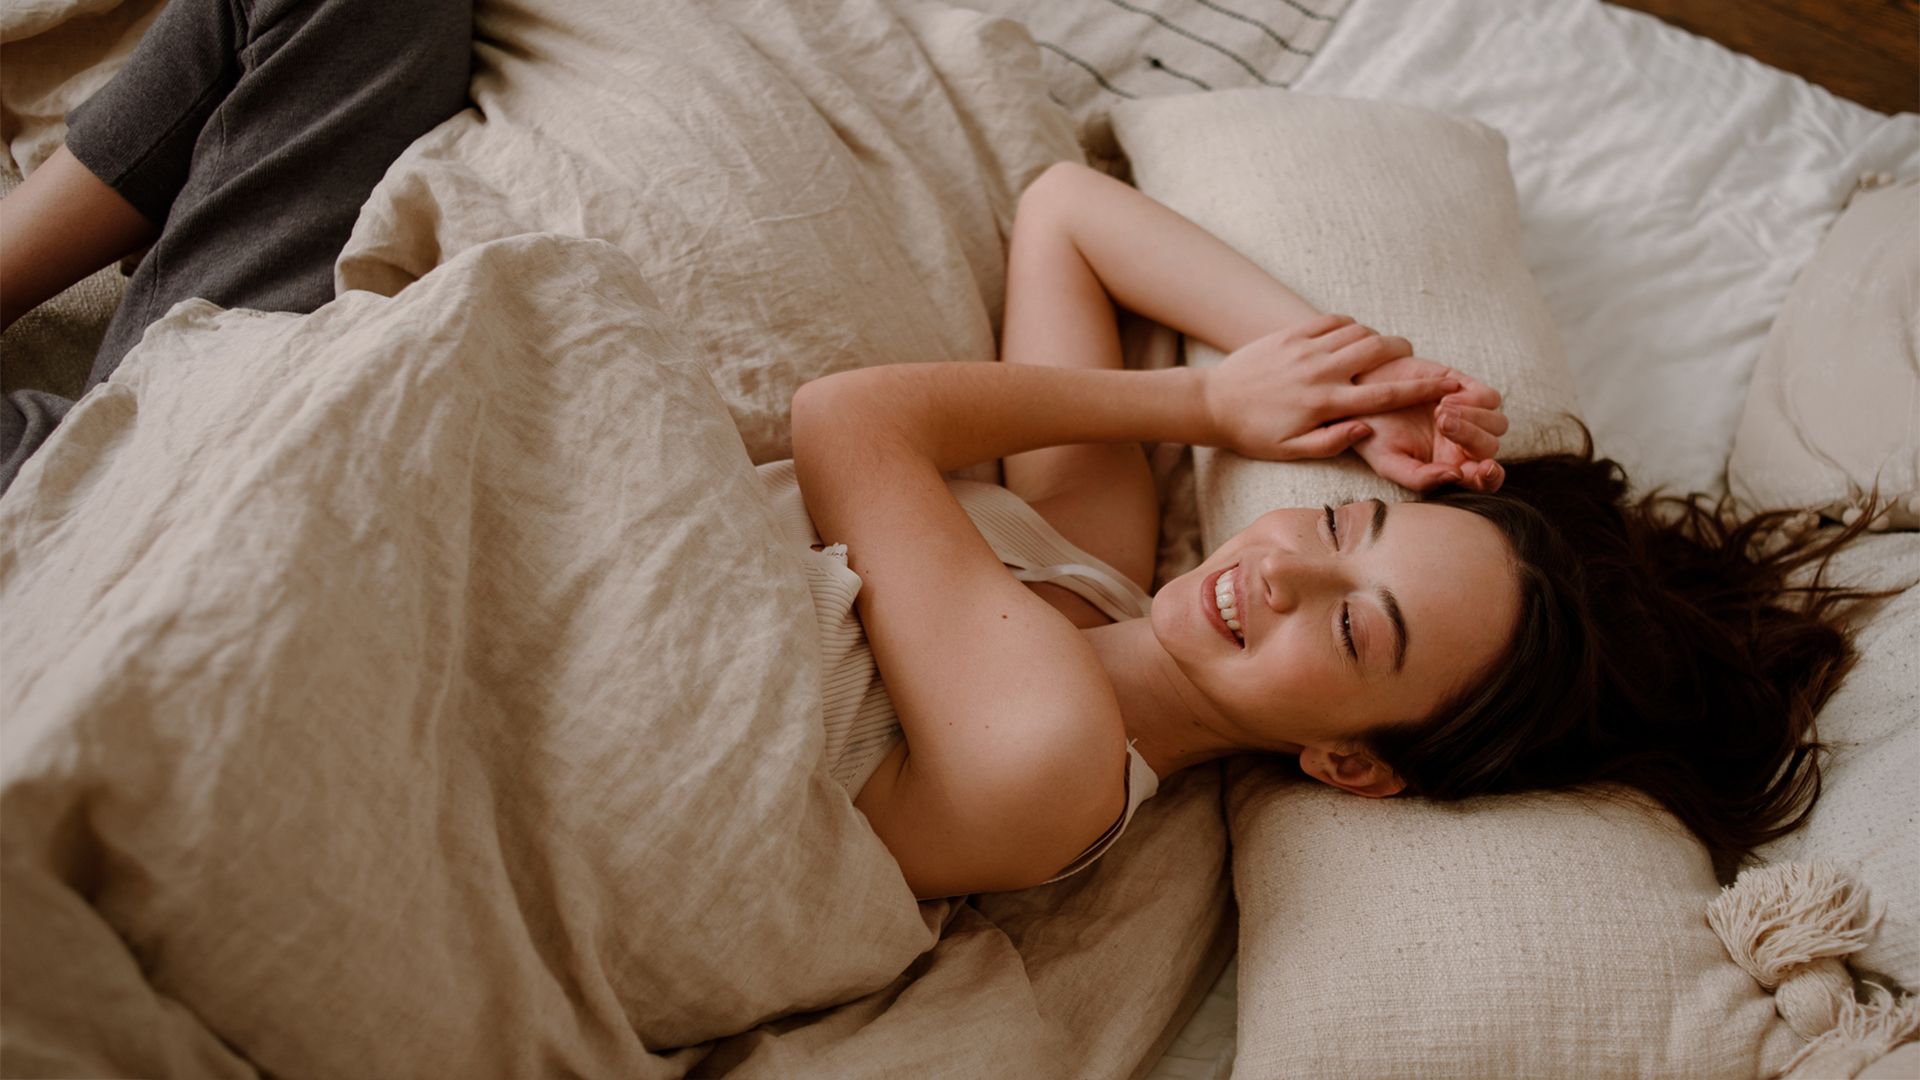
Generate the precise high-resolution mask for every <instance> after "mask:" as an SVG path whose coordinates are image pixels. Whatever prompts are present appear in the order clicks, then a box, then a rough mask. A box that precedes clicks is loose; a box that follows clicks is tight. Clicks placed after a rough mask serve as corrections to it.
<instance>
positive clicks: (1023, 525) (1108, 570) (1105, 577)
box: [947, 480, 1153, 622]
mask: <svg viewBox="0 0 1920 1080" xmlns="http://www.w3.org/2000/svg"><path fill="white" fill-rule="evenodd" d="M947 487H948V488H949V489H951V490H952V491H953V494H954V497H955V498H956V499H958V500H959V501H960V506H961V508H962V509H964V510H965V511H966V512H967V516H968V517H969V518H971V519H972V520H973V523H974V526H975V527H977V528H978V529H979V530H980V535H981V536H983V537H985V538H986V540H987V543H988V544H989V545H990V546H991V547H992V548H993V552H994V554H995V555H997V556H999V558H1000V561H1001V562H1002V563H1005V564H1006V565H1007V567H1008V569H1010V570H1011V571H1012V573H1013V576H1014V577H1015V578H1017V579H1018V580H1020V581H1035V582H1046V583H1049V584H1053V585H1058V586H1060V587H1062V588H1064V589H1067V590H1068V591H1070V592H1072V593H1073V594H1074V595H1076V596H1078V597H1080V598H1081V599H1082V600H1085V601H1086V602H1088V603H1089V604H1092V605H1093V606H1094V607H1096V608H1099V609H1100V612H1101V614H1103V615H1105V616H1106V617H1107V618H1109V619H1113V620H1115V621H1116V622H1117V621H1120V620H1123V619H1137V618H1139V617H1141V616H1143V615H1145V614H1146V613H1147V610H1148V608H1149V607H1151V606H1152V604H1153V597H1151V596H1150V595H1148V594H1147V591H1146V590H1145V589H1142V588H1141V587H1140V586H1139V585H1138V584H1136V583H1135V582H1134V581H1133V580H1132V579H1131V578H1129V577H1127V576H1126V575H1125V574H1122V573H1120V572H1119V571H1118V570H1115V569H1114V568H1113V567H1112V566H1110V565H1108V564H1107V563H1106V562H1104V561H1102V560H1101V559H1100V558H1099V557H1097V556H1095V555H1092V554H1090V553H1088V552H1087V551H1085V550H1084V549H1082V548H1080V547H1077V546H1075V545H1074V544H1073V543H1072V542H1071V541H1069V540H1068V539H1067V538H1066V537H1064V536H1061V535H1060V532H1059V530H1057V529H1055V528H1054V527H1053V526H1052V525H1051V524H1050V523H1048V521H1047V519H1046V518H1044V517H1041V516H1040V512H1039V511H1038V510H1035V509H1034V508H1033V507H1032V506H1029V505H1028V504H1027V501H1026V500H1025V499H1022V498H1021V497H1020V496H1018V495H1015V494H1014V493H1013V492H1011V491H1008V490H1007V489H1006V488H1003V487H1001V486H999V485H998V484H982V483H979V482H977V481H973V480H948V481H947Z"/></svg>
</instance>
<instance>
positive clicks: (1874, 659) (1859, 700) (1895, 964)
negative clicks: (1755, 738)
mask: <svg viewBox="0 0 1920 1080" xmlns="http://www.w3.org/2000/svg"><path fill="white" fill-rule="evenodd" d="M1829 574H1830V578H1831V580H1835V581H1844V582H1848V583H1850V584H1854V585H1857V586H1858V587H1861V588H1866V589H1875V590H1879V589H1904V590H1905V591H1904V592H1902V593H1900V594H1899V595H1898V596H1895V597H1893V598H1891V599H1889V600H1888V601H1887V602H1886V603H1885V604H1884V605H1883V606H1881V607H1879V608H1878V609H1877V610H1875V611H1874V612H1872V614H1871V616H1870V617H1869V618H1867V619H1866V620H1865V621H1864V623H1863V624H1862V625H1861V626H1860V627H1859V628H1858V630H1857V631H1856V636H1855V638H1854V647H1855V648H1856V649H1858V650H1859V653H1860V659H1859V661H1858V663H1856V664H1855V666H1854V669H1853V670H1852V671H1851V672H1849V673H1848V674H1847V678H1846V681H1845V682H1843V683H1841V684H1840V689H1839V690H1837V691H1836V692H1835V693H1834V695H1833V697H1831V698H1829V699H1828V700H1827V704H1826V706H1825V707H1824V708H1822V709H1821V710H1820V716H1819V719H1818V726H1819V733H1820V739H1821V741H1823V742H1825V743H1827V744H1828V745H1829V746H1830V747H1832V749H1833V754H1832V756H1831V757H1829V758H1827V759H1826V760H1825V761H1824V762H1823V763H1822V766H1821V773H1820V776H1821V789H1820V801H1819V802H1817V803H1815V804H1814V807H1813V813H1811V814H1809V815H1808V816H1807V821H1806V824H1805V825H1804V826H1802V827H1801V828H1800V829H1798V830H1796V831H1794V832H1792V833H1789V834H1787V835H1786V836H1783V837H1781V838H1780V839H1778V840H1775V841H1774V842H1773V843H1771V844H1767V845H1764V846H1763V847H1761V848H1760V849H1759V851H1758V852H1756V854H1757V855H1758V856H1759V857H1760V858H1762V859H1763V860H1765V861H1766V862H1790V861H1802V862H1806V861H1811V860H1813V859H1816V858H1819V859H1830V860H1833V861H1836V862H1839V863H1842V864H1844V865H1845V866H1846V867H1847V869H1848V870H1849V872H1851V873H1852V874H1853V876H1854V877H1855V878H1856V879H1857V880H1859V881H1860V882H1862V883H1863V884H1865V885H1866V886H1867V889H1868V891H1869V898H1870V903H1871V904H1872V905H1873V906H1874V907H1875V908H1878V909H1882V910H1884V912H1885V916H1884V921H1883V922H1882V924H1881V926H1880V930H1879V933H1878V934H1877V935H1875V936H1874V937H1873V938H1872V939H1870V940H1869V941H1868V942H1867V943H1866V946H1865V947H1864V948H1862V949H1861V950H1860V951H1859V952H1858V953H1856V954H1855V955H1854V956H1852V957H1850V958H1849V959H1848V963H1850V964H1852V965H1853V966H1854V968H1855V969H1856V970H1858V971H1861V972H1863V973H1865V972H1871V973H1874V974H1877V975H1883V976H1887V977H1889V978H1891V979H1892V980H1893V981H1895V982H1897V983H1899V984H1900V985H1901V986H1902V987H1904V988H1906V989H1907V990H1910V991H1912V990H1920V844H1916V843H1915V842H1914V838H1915V837H1916V836H1920V723H1915V718H1916V717H1920V587H1915V586H1916V583H1920V536H1916V535H1914V534H1913V533H1907V532H1900V533H1891V534H1888V535H1885V536H1868V537H1863V538H1861V539H1860V540H1858V541H1856V542H1855V543H1854V544H1853V545H1852V546H1850V547H1848V548H1847V549H1846V550H1844V551H1842V552H1840V554H1838V555H1836V556H1835V557H1834V560H1833V564H1832V566H1831V567H1830V570H1829Z"/></svg>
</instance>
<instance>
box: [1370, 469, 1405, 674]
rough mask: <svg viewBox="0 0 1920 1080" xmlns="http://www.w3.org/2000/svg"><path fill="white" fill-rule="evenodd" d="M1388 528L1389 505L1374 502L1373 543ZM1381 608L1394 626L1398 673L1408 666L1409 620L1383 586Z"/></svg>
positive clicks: (1394, 654)
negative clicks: (1385, 610)
mask: <svg viewBox="0 0 1920 1080" xmlns="http://www.w3.org/2000/svg"><path fill="white" fill-rule="evenodd" d="M1386 527H1387V504H1386V503H1385V502H1383V501H1381V500H1379V499H1375V500H1373V521H1372V523H1371V524H1370V525H1369V526H1368V527H1367V534H1368V536H1369V537H1370V540H1371V542H1372V543H1376V544H1377V543H1379V542H1380V530H1382V529H1384V528H1386ZM1380 606H1381V607H1383V608H1386V609H1387V621H1388V622H1391V623H1392V624H1393V670H1394V671H1395V672H1396V673H1398V672H1399V671H1401V670H1402V669H1404V668H1405V667H1406V666H1407V619H1406V616H1404V615H1402V614H1400V601H1398V600H1395V599H1394V598H1393V593H1392V591H1391V590H1389V589H1387V588H1386V587H1384V586H1382V587H1381V589H1380Z"/></svg>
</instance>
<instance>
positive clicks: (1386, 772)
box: [1300, 748, 1407, 799]
mask: <svg viewBox="0 0 1920 1080" xmlns="http://www.w3.org/2000/svg"><path fill="white" fill-rule="evenodd" d="M1300 770H1301V771H1302V772H1304V773H1306V774H1307V775H1308V776H1311V777H1313V778H1314V779H1315V780H1318V781H1320V782H1321V783H1323V784H1330V785H1332V786H1334V787H1337V788H1340V789H1341V790H1343V791H1350V792H1352V793H1353V794H1355V795H1364V796H1366V797H1367V798H1369V799H1384V798H1387V797H1388V796H1391V795H1397V794H1399V793H1400V792H1401V790H1402V789H1404V788H1405V787H1406V786H1407V784H1406V781H1404V780H1402V779H1400V778H1399V777H1398V776H1395V775H1394V774H1393V770H1392V769H1389V768H1387V767H1386V766H1385V765H1382V764H1381V763H1380V762H1378V761H1375V760H1374V759H1373V758H1371V757H1368V756H1367V755H1365V754H1341V753H1336V752H1334V751H1331V750H1321V749H1318V748H1313V749H1308V750H1303V751H1301V753H1300Z"/></svg>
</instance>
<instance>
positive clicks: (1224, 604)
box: [1200, 566, 1247, 649]
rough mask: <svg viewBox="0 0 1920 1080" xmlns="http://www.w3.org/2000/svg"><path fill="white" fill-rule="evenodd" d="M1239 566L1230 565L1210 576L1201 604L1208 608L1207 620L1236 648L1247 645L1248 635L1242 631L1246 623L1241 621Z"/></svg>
mask: <svg viewBox="0 0 1920 1080" xmlns="http://www.w3.org/2000/svg"><path fill="white" fill-rule="evenodd" d="M1239 569H1240V568H1239V567H1238V566H1229V567H1227V568H1226V569H1225V570H1222V571H1220V572H1218V573H1216V574H1214V575H1213V577H1211V578H1208V579H1207V580H1206V581H1205V582H1203V583H1202V587H1201V590H1200V593H1201V596H1200V606H1201V607H1202V608H1204V609H1205V610H1206V613H1207V621H1208V622H1210V623H1212V624H1213V628H1214V629H1215V630H1218V631H1220V633H1221V634H1222V635H1223V636H1224V637H1226V639H1227V640H1228V641H1231V642H1233V644H1234V646H1235V647H1236V648H1241V649H1244V648H1246V647H1247V640H1246V637H1245V636H1244V635H1243V634H1242V633H1241V627H1242V626H1243V625H1244V624H1243V623H1241V621H1240V609H1239V607H1238V606H1237V605H1238V596H1239V587H1240V586H1239V573H1238V571H1239Z"/></svg>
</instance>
